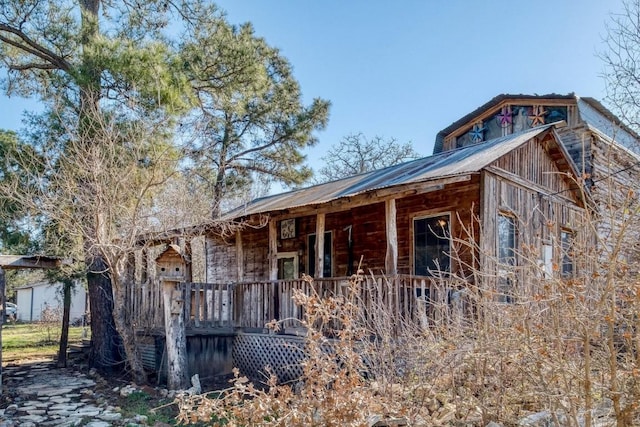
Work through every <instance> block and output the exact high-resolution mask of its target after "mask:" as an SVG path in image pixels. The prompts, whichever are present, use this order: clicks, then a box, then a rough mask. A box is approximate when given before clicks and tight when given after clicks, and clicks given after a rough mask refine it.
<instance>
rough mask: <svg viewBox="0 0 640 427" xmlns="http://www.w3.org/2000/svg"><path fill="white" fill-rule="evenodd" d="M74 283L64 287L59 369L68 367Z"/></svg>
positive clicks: (68, 283)
mask: <svg viewBox="0 0 640 427" xmlns="http://www.w3.org/2000/svg"><path fill="white" fill-rule="evenodd" d="M72 286H73V283H71V282H70V281H65V282H64V283H63V287H62V300H63V309H62V332H61V333H60V346H59V347H58V368H65V367H66V366H67V345H68V344H69V313H70V311H71V287H72Z"/></svg>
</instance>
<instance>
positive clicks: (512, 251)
mask: <svg viewBox="0 0 640 427" xmlns="http://www.w3.org/2000/svg"><path fill="white" fill-rule="evenodd" d="M497 239H498V293H499V297H498V299H499V301H502V302H513V288H514V284H515V272H514V268H513V267H515V265H516V221H515V218H514V217H512V216H510V215H507V214H503V213H500V214H498V236H497Z"/></svg>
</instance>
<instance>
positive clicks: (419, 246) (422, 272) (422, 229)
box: [413, 214, 451, 276]
mask: <svg viewBox="0 0 640 427" xmlns="http://www.w3.org/2000/svg"><path fill="white" fill-rule="evenodd" d="M450 224H451V219H450V216H449V214H444V215H436V216H430V217H426V218H415V219H414V220H413V262H414V274H416V275H418V276H432V275H433V274H434V273H435V272H438V271H439V272H449V271H450V264H451V261H450V257H449V255H450V250H451V229H450Z"/></svg>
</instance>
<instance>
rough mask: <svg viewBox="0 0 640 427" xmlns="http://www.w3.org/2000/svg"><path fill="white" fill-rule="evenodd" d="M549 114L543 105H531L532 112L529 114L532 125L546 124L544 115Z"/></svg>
mask: <svg viewBox="0 0 640 427" xmlns="http://www.w3.org/2000/svg"><path fill="white" fill-rule="evenodd" d="M546 114H547V110H545V109H544V107H543V106H542V105H534V106H533V107H531V114H529V120H530V121H531V127H534V126H539V125H543V124H544V116H545V115H546Z"/></svg>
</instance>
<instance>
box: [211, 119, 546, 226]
mask: <svg viewBox="0 0 640 427" xmlns="http://www.w3.org/2000/svg"><path fill="white" fill-rule="evenodd" d="M552 126H553V124H548V125H544V126H539V127H536V128H533V129H527V130H525V131H522V132H519V133H514V134H511V135H507V136H504V137H501V138H496V139H493V140H490V141H486V142H483V143H478V144H474V145H470V146H467V147H463V148H459V149H456V150H451V151H446V152H443V153H439V154H436V155H433V156H429V157H424V158H421V159H417V160H412V161H409V162H406V163H402V164H399V165H395V166H390V167H387V168H384V169H379V170H375V171H371V172H366V173H363V174H359V175H355V176H352V177H349V178H344V179H340V180H337V181H332V182H328V183H325V184H319V185H314V186H312V187H308V188H304V189H299V190H294V191H290V192H287V193H282V194H276V195H272V196H267V197H262V198H258V199H255V200H253V201H251V202H249V203H248V204H246V205H244V206H240V207H238V208H236V209H233V210H232V211H229V212H228V213H226V214H225V215H224V216H223V218H222V219H223V220H225V219H226V220H230V219H234V218H238V217H241V216H245V215H252V214H259V213H266V212H274V211H281V210H285V209H291V208H296V207H302V206H309V205H316V204H322V203H327V202H330V201H333V200H337V199H340V198H345V197H352V196H356V195H358V194H363V193H366V192H369V191H373V190H379V189H383V188H389V187H395V186H400V185H404V184H412V183H418V182H425V181H433V180H437V179H441V178H447V177H454V176H458V175H465V174H469V173H473V172H479V171H480V170H481V169H482V168H484V167H486V166H488V165H489V164H491V163H493V162H494V161H495V160H497V159H498V158H500V157H502V156H503V155H505V154H507V153H509V152H510V151H512V150H514V149H515V148H518V147H519V146H521V145H522V144H524V143H525V142H526V141H528V140H530V139H531V138H534V137H536V136H538V135H539V134H541V133H543V132H545V131H547V130H548V129H550V128H551V127H552Z"/></svg>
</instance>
